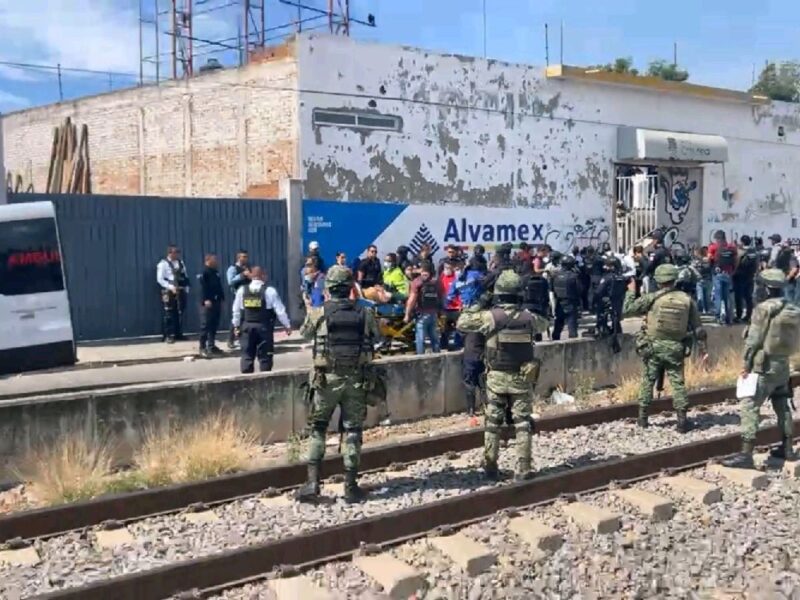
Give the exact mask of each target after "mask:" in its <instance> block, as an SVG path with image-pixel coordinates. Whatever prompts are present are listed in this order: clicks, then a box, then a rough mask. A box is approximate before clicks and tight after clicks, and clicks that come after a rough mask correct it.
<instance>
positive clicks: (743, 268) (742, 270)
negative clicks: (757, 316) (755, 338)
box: [732, 235, 761, 323]
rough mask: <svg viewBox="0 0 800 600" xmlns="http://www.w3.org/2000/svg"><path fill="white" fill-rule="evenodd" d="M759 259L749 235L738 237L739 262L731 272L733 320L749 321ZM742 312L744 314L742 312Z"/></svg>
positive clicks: (736, 321) (737, 321) (738, 321)
mask: <svg viewBox="0 0 800 600" xmlns="http://www.w3.org/2000/svg"><path fill="white" fill-rule="evenodd" d="M760 262H761V259H760V257H759V255H758V250H756V249H755V247H754V246H753V244H752V240H751V239H750V236H749V235H743V236H742V237H741V238H739V264H738V265H737V266H736V270H735V271H734V272H733V278H732V285H733V304H734V307H735V313H734V318H733V322H734V323H741V322H742V320H744V321H745V322H746V323H749V322H750V317H751V316H752V314H753V288H754V287H755V279H756V274H757V273H758V270H759V263H760ZM743 313H744V314H743Z"/></svg>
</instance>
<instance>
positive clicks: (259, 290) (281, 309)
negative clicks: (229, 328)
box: [233, 280, 290, 373]
mask: <svg viewBox="0 0 800 600" xmlns="http://www.w3.org/2000/svg"><path fill="white" fill-rule="evenodd" d="M258 284H260V285H258ZM276 320H278V321H280V322H281V325H283V326H284V327H285V328H287V329H288V328H289V327H290V322H289V317H288V316H287V314H286V307H285V306H284V305H283V302H281V299H280V297H279V296H278V292H277V291H275V288H273V287H271V286H268V285H266V284H265V283H263V282H261V281H258V280H256V281H252V282H251V283H250V284H249V285H247V286H242V287H240V288H239V291H238V292H236V299H235V300H234V302H233V325H234V326H235V327H239V328H240V331H241V340H242V357H241V361H240V368H241V371H242V373H252V372H253V370H254V362H255V359H256V358H258V366H259V370H261V371H271V370H272V359H273V353H274V349H275V321H276Z"/></svg>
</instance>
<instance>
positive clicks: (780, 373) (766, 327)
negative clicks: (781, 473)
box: [729, 269, 800, 468]
mask: <svg viewBox="0 0 800 600" xmlns="http://www.w3.org/2000/svg"><path fill="white" fill-rule="evenodd" d="M759 283H761V284H763V285H764V287H765V288H766V290H767V295H768V296H769V298H768V299H767V300H764V302H762V303H760V304H759V305H758V306H756V308H755V310H754V311H753V318H752V321H751V322H750V326H749V327H748V328H747V334H746V337H745V343H744V359H743V364H742V376H744V377H746V376H747V375H749V374H751V373H755V374H757V375H758V383H757V384H756V392H755V395H753V396H750V397H748V398H743V399H742V400H741V406H740V413H741V423H742V452H741V454H740V455H739V456H737V457H735V458H734V459H733V461H730V463H729V464H731V465H732V466H739V467H749V468H752V467H753V448H754V446H755V443H756V433H758V421H759V413H760V411H761V405H762V404H763V403H764V401H765V400H767V398H769V399H770V400H771V401H772V408H773V409H774V410H775V414H776V416H777V417H778V428H779V429H780V430H781V432H782V440H781V444H780V445H779V446H778V447H777V448H774V449H773V450H772V452H771V453H770V454H771V455H772V456H773V457H776V458H783V459H792V458H794V451H793V448H792V436H793V423H792V413H791V410H790V408H789V401H790V399H791V397H792V388H791V385H790V383H789V372H790V368H789V357H790V356H791V355H792V354H793V353H794V352H795V350H796V349H797V340H798V339H800V309H799V308H797V307H796V306H794V305H793V304H791V303H789V302H787V301H786V300H785V299H784V298H783V288H784V286H785V285H786V275H785V274H784V273H783V271H781V270H780V269H767V270H765V271H762V272H761V274H760V275H759Z"/></svg>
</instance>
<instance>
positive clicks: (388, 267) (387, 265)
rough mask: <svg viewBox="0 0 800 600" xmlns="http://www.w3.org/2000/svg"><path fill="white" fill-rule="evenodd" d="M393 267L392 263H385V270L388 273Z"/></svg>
mask: <svg viewBox="0 0 800 600" xmlns="http://www.w3.org/2000/svg"><path fill="white" fill-rule="evenodd" d="M393 266H394V265H392V263H390V262H384V263H383V268H384V269H386V270H387V271H388V270H389V269H391V268H392V267H393Z"/></svg>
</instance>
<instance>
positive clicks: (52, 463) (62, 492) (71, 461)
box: [16, 433, 112, 504]
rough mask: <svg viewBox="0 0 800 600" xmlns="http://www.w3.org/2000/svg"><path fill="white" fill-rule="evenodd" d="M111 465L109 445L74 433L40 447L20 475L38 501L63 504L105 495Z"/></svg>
mask: <svg viewBox="0 0 800 600" xmlns="http://www.w3.org/2000/svg"><path fill="white" fill-rule="evenodd" d="M111 465H112V453H111V452H110V450H109V449H108V447H107V446H105V445H100V444H96V443H94V442H93V441H91V440H89V439H87V437H86V436H85V435H83V434H79V433H72V434H68V435H65V436H63V437H61V438H59V439H57V440H55V441H54V442H49V443H41V444H39V445H38V446H37V447H36V448H35V449H33V450H32V451H31V452H30V453H29V454H28V455H27V456H26V457H25V458H24V459H23V460H22V461H21V464H20V465H19V467H18V468H17V469H16V474H17V476H18V477H19V478H20V479H21V480H22V481H25V482H27V484H28V485H29V487H30V490H31V493H32V495H33V496H34V497H35V498H36V499H37V500H39V501H40V502H43V503H46V504H60V503H63V502H76V501H78V500H85V499H88V498H92V497H94V496H97V495H99V494H102V493H103V492H104V491H105V482H106V480H107V478H108V477H109V476H110V474H111Z"/></svg>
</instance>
